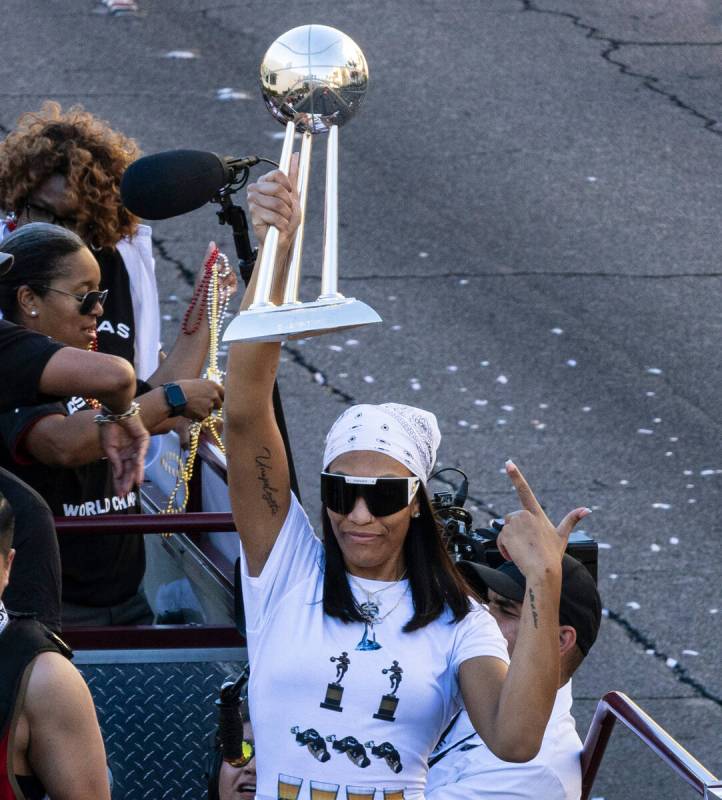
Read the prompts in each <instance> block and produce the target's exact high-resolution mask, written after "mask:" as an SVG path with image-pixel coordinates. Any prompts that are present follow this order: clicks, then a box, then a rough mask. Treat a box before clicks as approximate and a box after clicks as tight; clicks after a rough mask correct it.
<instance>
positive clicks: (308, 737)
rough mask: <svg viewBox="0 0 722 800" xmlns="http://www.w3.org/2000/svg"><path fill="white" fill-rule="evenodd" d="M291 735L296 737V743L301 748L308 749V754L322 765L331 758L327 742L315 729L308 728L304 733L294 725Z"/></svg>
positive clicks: (298, 726)
mask: <svg viewBox="0 0 722 800" xmlns="http://www.w3.org/2000/svg"><path fill="white" fill-rule="evenodd" d="M291 733H293V734H295V735H296V741H297V742H298V744H299V745H300V746H301V747H304V746H305V747H306V749H307V750H308V752H309V753H310V754H311V755H312V756H313V757H314V758H315V759H316V761H320V762H321V763H322V764H323V763H324V762H325V761H328V760H329V758H331V753H329V752H328V748H327V747H326V742H325V740H324V738H323V736H321V734H320V733H319V732H318V731H317V730H316V729H315V728H306V730H304V731H302V730H301V726H300V725H294V726H293V727H292V728H291Z"/></svg>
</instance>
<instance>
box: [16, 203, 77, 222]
mask: <svg viewBox="0 0 722 800" xmlns="http://www.w3.org/2000/svg"><path fill="white" fill-rule="evenodd" d="M24 208H25V215H26V216H27V218H28V219H29V220H30V222H48V223H50V225H60V227H61V228H74V227H75V226H76V225H77V224H78V220H77V219H76V218H75V217H61V216H59V215H58V214H56V213H55V212H54V211H53V210H52V209H51V208H45V206H39V205H37V204H36V203H32V202H30V200H28V201H26V203H25V206H24Z"/></svg>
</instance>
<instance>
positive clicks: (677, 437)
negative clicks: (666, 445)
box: [669, 436, 679, 442]
mask: <svg viewBox="0 0 722 800" xmlns="http://www.w3.org/2000/svg"><path fill="white" fill-rule="evenodd" d="M669 441H670V442H678V441H679V436H670V437H669Z"/></svg>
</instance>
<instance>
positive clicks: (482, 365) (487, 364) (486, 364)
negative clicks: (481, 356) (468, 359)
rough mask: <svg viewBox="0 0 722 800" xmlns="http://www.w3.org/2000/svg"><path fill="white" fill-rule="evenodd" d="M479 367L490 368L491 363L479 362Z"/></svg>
mask: <svg viewBox="0 0 722 800" xmlns="http://www.w3.org/2000/svg"><path fill="white" fill-rule="evenodd" d="M479 366H480V367H488V366H489V362H488V361H480V362H479Z"/></svg>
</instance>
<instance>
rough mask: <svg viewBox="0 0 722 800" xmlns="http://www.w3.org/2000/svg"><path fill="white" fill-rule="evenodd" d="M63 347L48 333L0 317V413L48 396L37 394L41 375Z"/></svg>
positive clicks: (43, 399)
mask: <svg viewBox="0 0 722 800" xmlns="http://www.w3.org/2000/svg"><path fill="white" fill-rule="evenodd" d="M62 347H63V345H62V344H60V343H59V342H56V341H53V340H52V339H50V338H49V337H47V336H43V335H42V334H40V333H35V332H34V331H29V330H27V329H26V328H23V327H21V326H20V325H13V323H12V322H8V321H7V320H4V319H0V413H1V412H3V411H9V410H10V409H12V408H15V407H16V406H27V405H31V404H32V403H37V402H39V401H43V402H44V401H46V400H47V399H48V398H47V397H45V398H43V397H41V396H40V395H39V394H38V384H39V383H40V376H41V375H42V374H43V370H44V369H45V367H46V365H47V363H48V361H50V358H51V357H52V356H54V355H55V353H57V352H58V350H60V349H61V348H62Z"/></svg>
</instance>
